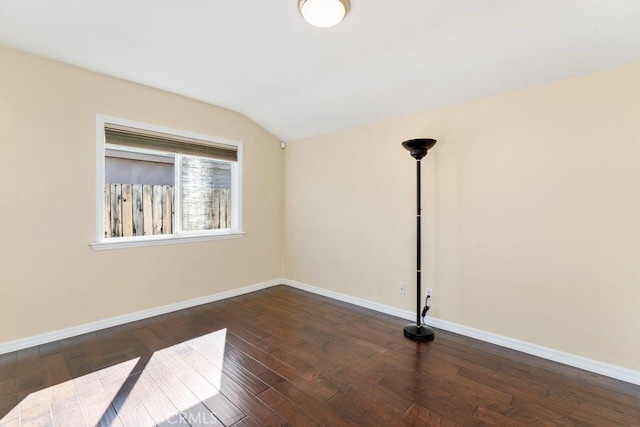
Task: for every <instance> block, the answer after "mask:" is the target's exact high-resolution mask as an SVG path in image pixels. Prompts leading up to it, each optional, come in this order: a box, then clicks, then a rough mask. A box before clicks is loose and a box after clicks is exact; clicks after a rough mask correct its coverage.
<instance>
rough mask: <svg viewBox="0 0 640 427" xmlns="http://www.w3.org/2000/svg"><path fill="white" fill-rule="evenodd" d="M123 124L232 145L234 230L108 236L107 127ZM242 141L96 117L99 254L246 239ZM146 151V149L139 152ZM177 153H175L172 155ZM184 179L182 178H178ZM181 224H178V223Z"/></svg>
mask: <svg viewBox="0 0 640 427" xmlns="http://www.w3.org/2000/svg"><path fill="white" fill-rule="evenodd" d="M110 124H112V125H120V126H126V127H129V128H134V129H141V130H146V131H150V132H158V133H163V134H167V135H175V136H176V137H177V138H178V139H179V138H180V137H182V138H190V139H198V140H200V141H203V142H208V143H211V144H212V145H220V144H223V145H230V146H234V147H236V149H237V161H236V162H231V229H225V230H203V231H188V232H187V231H185V232H182V231H181V230H180V229H181V227H178V228H177V230H176V231H177V232H174V234H159V235H153V236H133V237H110V238H106V237H105V236H104V233H105V229H104V209H105V206H104V185H105V182H104V181H105V176H104V175H105V149H106V147H107V146H108V144H106V141H105V127H106V126H107V125H110ZM242 150H243V144H242V142H238V141H233V140H230V139H225V138H219V137H213V136H209V135H203V134H199V133H194V132H188V131H183V130H178V129H171V128H167V127H163V126H157V125H152V124H148V123H142V122H136V121H133V120H127V119H121V118H118V117H111V116H106V115H103V114H97V115H96V241H95V242H94V243H90V246H91V247H92V248H93V250H95V251H100V250H109V249H121V248H132V247H141V246H157V245H170V244H175V243H189V242H201V241H206V240H224V239H238V238H241V237H243V236H244V234H245V233H244V231H243V226H242V194H243V193H242V175H243V174H242V166H243V156H242ZM136 151H142V150H136ZM170 154H175V153H170ZM179 163H181V162H178V161H176V162H175V164H174V167H175V168H176V171H177V172H176V173H179V172H180V168H181V166H182V165H181V164H179ZM177 176H180V175H177ZM178 181H179V180H177V182H176V183H175V187H176V190H177V191H176V195H175V196H174V197H179V196H180V195H181V192H180V183H179V182H178ZM180 206H181V203H180V202H179V201H177V202H176V210H175V217H176V218H180V217H179V216H178V215H180ZM176 222H178V221H176Z"/></svg>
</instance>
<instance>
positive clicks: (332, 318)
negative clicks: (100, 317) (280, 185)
mask: <svg viewBox="0 0 640 427" xmlns="http://www.w3.org/2000/svg"><path fill="white" fill-rule="evenodd" d="M405 323H406V320H403V319H398V318H395V317H393V316H389V315H386V314H381V313H376V312H374V311H372V310H369V309H365V308H361V307H356V306H353V305H351V304H347V303H343V302H338V301H333V300H331V299H329V298H326V297H321V296H317V295H313V294H310V293H307V292H304V291H301V290H298V289H292V288H288V287H286V286H276V287H272V288H268V289H264V290H261V291H257V292H253V293H251V294H247V295H242V296H238V297H235V298H229V299H226V300H222V301H217V302H214V303H211V304H206V305H203V306H198V307H192V308H189V309H186V310H181V311H178V312H173V313H169V314H167V315H162V316H156V317H154V318H151V319H145V320H142V321H137V322H132V323H129V324H125V325H121V326H118V327H114V328H109V329H105V330H102V331H97V332H94V333H90V334H85V335H81V336H78V337H73V338H68V339H64V340H61V341H57V342H53V343H48V344H42V345H40V346H38V347H34V348H30V349H25V350H21V351H19V352H13V353H8V354H4V355H0V420H2V421H0V423H2V424H3V426H4V425H16V426H18V425H54V423H55V425H83V424H87V425H100V426H111V425H115V426H121V425H162V426H169V425H187V424H192V425H216V424H217V425H227V426H230V425H233V426H237V427H254V426H293V425H327V426H329V425H330V426H341V425H364V426H366V425H372V426H378V425H420V426H423V425H426V426H453V425H465V426H467V425H471V426H472V425H486V424H496V425H561V426H562V425H597V426H608V425H612V426H613V425H640V386H636V385H633V384H628V383H624V382H621V381H617V380H614V379H611V378H606V377H603V376H601V375H596V374H593V373H589V372H586V371H583V370H581V369H577V368H573V367H569V366H565V365H561V364H557V363H553V362H550V361H547V360H543V359H540V358H537V357H535V356H531V355H527V354H522V353H519V352H517V351H514V350H509V349H505V348H502V347H499V346H495V345H492V344H488V343H484V342H480V341H477V340H474V339H472V338H468V337H463V336H460V335H456V334H453V333H450V332H446V331H436V339H435V340H434V341H432V342H424V343H417V342H413V341H410V340H407V339H406V338H404V336H403V334H402V326H403V325H404V324H405Z"/></svg>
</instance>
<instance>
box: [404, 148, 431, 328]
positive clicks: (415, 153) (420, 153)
mask: <svg viewBox="0 0 640 427" xmlns="http://www.w3.org/2000/svg"><path fill="white" fill-rule="evenodd" d="M434 145H436V140H435V139H429V138H421V139H410V140H408V141H405V142H403V143H402V146H403V147H404V148H406V149H407V150H409V152H410V153H411V157H413V158H414V159H416V168H417V169H416V171H417V193H416V194H417V202H418V212H417V213H418V215H417V230H416V233H417V239H416V241H417V248H418V264H417V268H416V287H417V308H416V311H417V312H416V323H415V324H413V323H410V324H408V325H407V326H405V327H404V336H405V337H407V338H411V339H413V340H432V339H433V337H434V332H433V329H431V328H430V327H428V326H426V325H423V324H422V320H421V313H420V286H421V284H420V273H421V271H420V264H421V262H420V261H421V260H420V240H421V232H420V215H421V213H422V209H421V208H420V162H421V160H422V158H423V157H424V156H426V155H427V151H429V149H430V148H431V147H433V146H434ZM427 310H428V306H427V305H425V307H424V311H423V312H422V317H423V318H424V316H425V315H426V314H427V313H426V312H427Z"/></svg>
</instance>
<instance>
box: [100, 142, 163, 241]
mask: <svg viewBox="0 0 640 427" xmlns="http://www.w3.org/2000/svg"><path fill="white" fill-rule="evenodd" d="M174 165H175V159H174V157H173V156H171V155H156V154H146V153H133V152H129V151H126V150H118V149H113V148H109V149H107V150H106V153H105V188H104V196H105V204H104V207H105V212H104V221H105V224H104V229H105V238H112V237H129V236H147V235H154V234H171V233H173V219H174V218H173V213H174V209H173V208H174V206H173V203H174V202H173V200H174V179H175V178H174V176H175V167H174Z"/></svg>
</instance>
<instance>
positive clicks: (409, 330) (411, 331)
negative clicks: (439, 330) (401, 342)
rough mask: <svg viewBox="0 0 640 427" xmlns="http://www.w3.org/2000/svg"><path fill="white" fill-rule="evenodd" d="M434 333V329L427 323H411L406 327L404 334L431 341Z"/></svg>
mask: <svg viewBox="0 0 640 427" xmlns="http://www.w3.org/2000/svg"><path fill="white" fill-rule="evenodd" d="M434 335H435V333H434V332H433V329H431V328H430V327H428V326H425V325H422V326H421V327H418V326H417V325H416V324H415V323H410V324H408V325H407V326H405V327H404V336H405V337H407V338H410V339H412V340H419V341H431V340H433V337H434Z"/></svg>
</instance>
